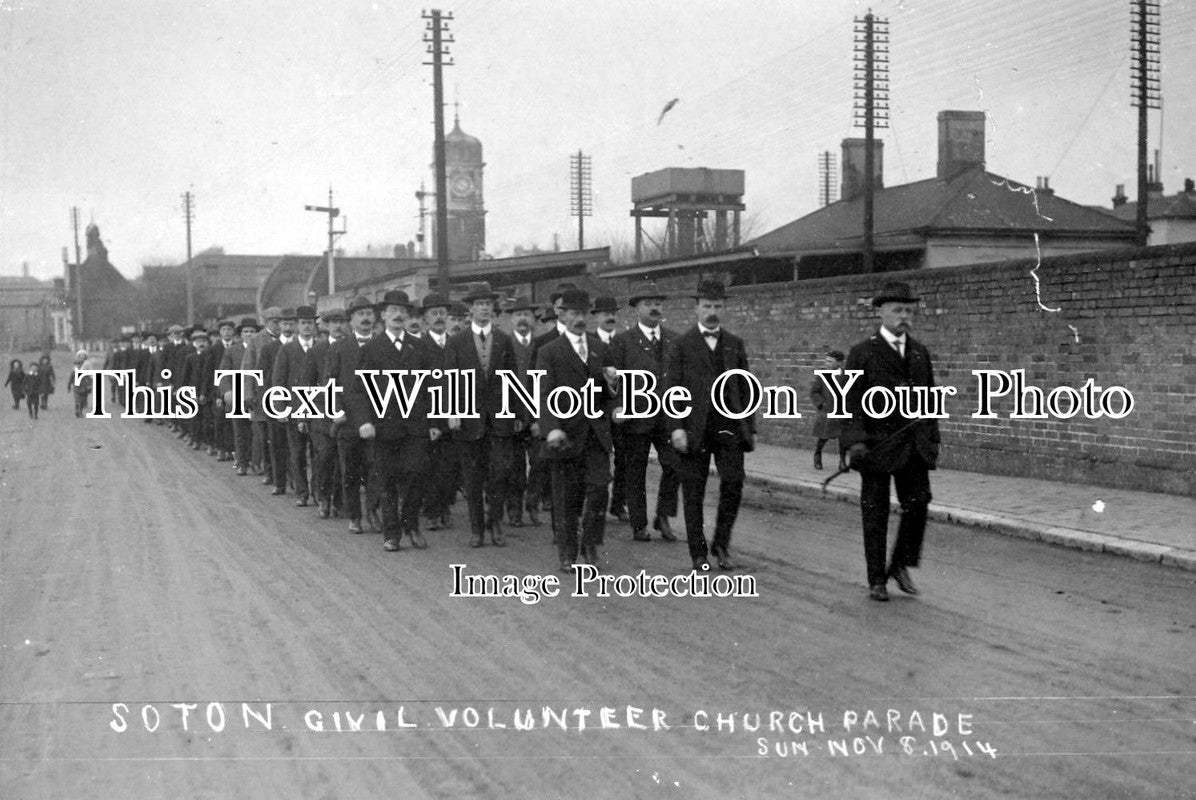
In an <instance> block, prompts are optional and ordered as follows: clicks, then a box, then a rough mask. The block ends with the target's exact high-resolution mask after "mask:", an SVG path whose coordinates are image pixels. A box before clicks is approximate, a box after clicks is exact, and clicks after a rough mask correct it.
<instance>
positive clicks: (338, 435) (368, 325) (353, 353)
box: [327, 297, 375, 533]
mask: <svg viewBox="0 0 1196 800" xmlns="http://www.w3.org/2000/svg"><path fill="white" fill-rule="evenodd" d="M345 313H346V315H348V317H349V328H350V330H349V333H348V335H347V336H345V338H343V339H341V340H340V341H338V342H335V343H333V344H332V346H331V347H329V348H328V366H327V369H328V377H329V378H331V379H332V381H333V382H334V383H335V385H337V386H339V387H340V388H341V403H342V409H341V410H342V412H343V413H342V415H341V416H340V417H338V418H336V419H334V420H333V421H332V435H333V437H334V438H335V439H336V460H337V466H338V468H339V473H340V481H341V482H340V486H339V487H338V488H339V491H340V493H341V505H342V507H343V509H344V514H345V516H346V517H348V519H349V533H361V532H362V531H361V487H362V485H363V484H364V483H365V482H366V480H367V478H368V477H369V455H368V452H367V451H368V447H367V446H366V442H365V440H363V439H362V438H361V435H360V433H359V431H360V429H361V426H362V425H364V424H365V423H366V422H369V421H370V419H371V418H370V417H369V416H367V415H365V409H363V408H362V407H360V406H359V407H358V408H357V409H356V410H357V412H358V414H359V416H358V417H357V418H356V419H355V418H354V417H353V412H354V409H353V408H351V407H350V406H349V405H348V402H347V401H348V397H349V395H350V393H351V392H353V391H355V389H354V384H356V383H358V378H357V375H356V370H357V364H358V362H359V361H360V358H361V351H362V349H363V348H364V347H365V346H366V345H367V344H369V343H370V341H371V340H372V339H373V338H374V313H375V312H374V306H373V304H372V303H370V301H369V300H367V299H366V298H364V297H354V298H353V299H352V300H350V301H349V305H348V306H347V307H346V308H345ZM366 494H367V497H366V499H367V507H370V506H372V503H373V501H374V497H373V495H372V493H371V492H369V491H368V490H367V493H366Z"/></svg>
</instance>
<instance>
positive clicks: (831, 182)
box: [818, 150, 835, 206]
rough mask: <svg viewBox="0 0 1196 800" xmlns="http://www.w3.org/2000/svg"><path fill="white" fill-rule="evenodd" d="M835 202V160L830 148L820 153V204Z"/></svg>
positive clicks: (827, 204)
mask: <svg viewBox="0 0 1196 800" xmlns="http://www.w3.org/2000/svg"><path fill="white" fill-rule="evenodd" d="M833 202H835V161H834V157H833V156H832V155H831V151H830V150H823V151H822V152H821V153H819V154H818V205H820V206H829V205H830V204H831V203H833Z"/></svg>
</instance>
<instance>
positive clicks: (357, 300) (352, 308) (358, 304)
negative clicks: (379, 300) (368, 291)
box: [345, 295, 374, 317]
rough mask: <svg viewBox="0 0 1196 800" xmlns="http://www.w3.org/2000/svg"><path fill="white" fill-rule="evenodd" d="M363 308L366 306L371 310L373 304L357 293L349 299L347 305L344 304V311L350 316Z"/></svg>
mask: <svg viewBox="0 0 1196 800" xmlns="http://www.w3.org/2000/svg"><path fill="white" fill-rule="evenodd" d="M365 308H368V309H370V310H371V311H372V310H373V309H374V304H373V303H371V302H370V301H369V299H368V298H365V297H362V296H361V295H358V296H357V297H354V298H353V299H352V300H350V301H349V305H347V306H345V313H346V314H348V315H349V316H350V317H351V316H353V313H354V312H356V311H361V310H362V309H365Z"/></svg>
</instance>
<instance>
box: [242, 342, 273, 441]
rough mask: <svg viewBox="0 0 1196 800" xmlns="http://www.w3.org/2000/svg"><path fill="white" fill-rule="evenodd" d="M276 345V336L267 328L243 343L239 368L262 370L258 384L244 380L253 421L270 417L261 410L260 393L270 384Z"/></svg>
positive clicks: (264, 420)
mask: <svg viewBox="0 0 1196 800" xmlns="http://www.w3.org/2000/svg"><path fill="white" fill-rule="evenodd" d="M267 346H268V347H269V349H270V351H271V352H270V354H269V355H266V349H267ZM278 346H279V345H278V337H277V336H275V335H274V334H272V333H270V331H268V330H261V331H258V332H257V333H256V334H254V335H253V338H252V339H250V340H249V342H248V343H247V344H246V345H245V356H244V357H243V358H242V359H241V369H244V370H253V369H260V370H261V371H262V382H261V384H260V385H259V384H257V383H256V382H255V381H253V380H247V381H246V385H248V386H249V388H250V390H251V391H250V393H249V398H250V400H249V404H250V407H251V408H252V412H251V418H252V419H253V421H254V422H269V421H270V417H268V416H267V415H266V412H265V411H263V410H262V406H261V402H262V393H263V392H264V391H265V390H266V387H267V386H269V385H270V373H271V372H272V371H273V369H274V357H275V355H276V354H277V352H278V350H277V348H278Z"/></svg>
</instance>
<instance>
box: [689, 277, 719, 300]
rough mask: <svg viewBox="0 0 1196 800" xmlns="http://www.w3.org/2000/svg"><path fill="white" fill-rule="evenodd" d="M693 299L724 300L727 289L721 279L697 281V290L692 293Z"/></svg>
mask: <svg viewBox="0 0 1196 800" xmlns="http://www.w3.org/2000/svg"><path fill="white" fill-rule="evenodd" d="M693 297H694V299H695V300H726V299H727V289H726V287H724V286H723V284H722V282H721V281H716V280H709V279H708V280H704V281H698V290H697V291H696V292H694V295H693Z"/></svg>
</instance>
